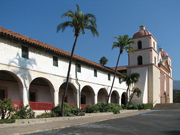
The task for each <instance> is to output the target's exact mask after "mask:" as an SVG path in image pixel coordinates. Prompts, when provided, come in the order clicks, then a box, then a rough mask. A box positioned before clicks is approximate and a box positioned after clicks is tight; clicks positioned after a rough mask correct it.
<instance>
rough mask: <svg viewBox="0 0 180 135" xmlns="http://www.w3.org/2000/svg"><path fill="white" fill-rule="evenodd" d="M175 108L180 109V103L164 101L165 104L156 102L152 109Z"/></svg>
mask: <svg viewBox="0 0 180 135" xmlns="http://www.w3.org/2000/svg"><path fill="white" fill-rule="evenodd" d="M171 109H172V110H173V109H180V103H164V104H156V105H155V106H154V107H153V108H152V110H171Z"/></svg>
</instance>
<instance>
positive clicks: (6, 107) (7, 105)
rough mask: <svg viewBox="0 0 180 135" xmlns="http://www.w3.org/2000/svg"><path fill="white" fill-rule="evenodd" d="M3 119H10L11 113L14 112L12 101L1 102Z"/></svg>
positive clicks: (0, 109) (0, 107)
mask: <svg viewBox="0 0 180 135" xmlns="http://www.w3.org/2000/svg"><path fill="white" fill-rule="evenodd" d="M0 111H1V119H9V117H10V115H11V112H13V111H14V108H13V104H12V101H11V99H6V98H5V99H4V100H3V101H2V100H0Z"/></svg>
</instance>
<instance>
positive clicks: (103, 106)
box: [85, 103, 122, 113]
mask: <svg viewBox="0 0 180 135" xmlns="http://www.w3.org/2000/svg"><path fill="white" fill-rule="evenodd" d="M121 109H122V107H121V106H120V105H119V104H114V103H109V104H107V103H97V104H95V105H87V106H86V108H85V112H86V113H97V112H115V111H116V110H118V111H119V110H121Z"/></svg>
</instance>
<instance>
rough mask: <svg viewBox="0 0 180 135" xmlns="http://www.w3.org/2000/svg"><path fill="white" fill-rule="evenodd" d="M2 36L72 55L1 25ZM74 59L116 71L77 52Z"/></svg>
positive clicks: (102, 68) (61, 54)
mask: <svg viewBox="0 0 180 135" xmlns="http://www.w3.org/2000/svg"><path fill="white" fill-rule="evenodd" d="M0 36H7V37H8V38H11V39H13V40H18V41H21V42H25V43H29V44H30V45H32V46H36V47H40V48H44V49H46V50H48V51H50V52H54V53H56V54H57V55H60V56H63V57H70V56H71V53H69V52H67V51H64V50H62V49H59V48H57V47H54V46H52V45H49V44H47V43H43V42H41V41H38V40H35V39H33V38H30V37H28V36H24V35H21V34H19V33H17V32H14V31H11V30H8V29H6V28H3V27H0ZM73 60H75V61H80V62H82V63H85V64H87V65H91V66H94V67H96V68H100V69H101V70H105V71H108V72H110V73H114V70H113V69H111V68H108V67H106V66H102V65H101V64H99V63H96V62H94V61H90V60H88V59H85V58H83V57H80V56H78V55H75V54H74V55H73ZM117 75H121V73H119V72H117Z"/></svg>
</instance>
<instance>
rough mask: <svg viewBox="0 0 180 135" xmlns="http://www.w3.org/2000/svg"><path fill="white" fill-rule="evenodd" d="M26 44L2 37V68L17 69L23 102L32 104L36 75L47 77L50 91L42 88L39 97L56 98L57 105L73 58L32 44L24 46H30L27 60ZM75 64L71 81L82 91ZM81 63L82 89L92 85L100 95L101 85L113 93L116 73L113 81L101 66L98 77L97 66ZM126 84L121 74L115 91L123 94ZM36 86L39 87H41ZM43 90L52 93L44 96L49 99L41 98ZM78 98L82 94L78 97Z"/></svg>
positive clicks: (12, 70)
mask: <svg viewBox="0 0 180 135" xmlns="http://www.w3.org/2000/svg"><path fill="white" fill-rule="evenodd" d="M22 45H24V44H20V43H17V42H13V41H10V40H7V39H2V38H0V46H1V52H0V53H1V56H2V57H0V70H7V71H10V72H13V73H14V74H15V75H17V76H18V77H19V79H20V83H22V86H20V85H19V84H18V86H19V89H21V90H22V95H23V102H24V103H25V104H28V96H29V95H28V93H29V87H30V84H31V82H32V81H33V80H34V79H36V78H43V79H46V80H47V81H48V84H49V87H50V88H49V89H50V90H44V91H43V90H40V88H38V98H40V99H38V101H39V102H53V101H54V102H55V104H58V103H59V101H60V100H61V96H60V97H59V88H60V86H61V85H62V84H63V83H64V82H65V81H66V75H67V69H68V63H69V60H68V59H66V58H63V57H61V56H57V55H54V54H51V53H49V52H47V51H43V50H41V49H38V48H34V47H29V46H28V45H24V46H27V47H28V49H29V59H25V58H22V57H21V46H22ZM2 50H3V51H2ZM53 56H56V57H58V67H56V66H53ZM75 64H76V63H75V62H72V66H71V74H70V82H71V83H72V84H73V85H74V87H75V89H76V91H77V94H78V84H77V83H76V77H75ZM79 64H81V73H78V82H79V84H80V89H81V90H82V88H83V87H84V86H91V87H92V89H93V91H94V93H95V94H96V95H97V93H98V91H99V90H100V89H101V88H104V89H106V91H107V92H108V93H109V91H110V86H111V84H112V80H113V74H111V80H110V81H109V80H108V73H109V72H106V71H103V70H101V69H97V77H94V67H91V66H88V65H85V64H82V63H79ZM126 87H127V86H126V84H125V83H121V84H120V83H119V77H118V76H117V77H116V79H115V83H114V87H113V90H116V91H118V94H119V96H121V95H122V93H123V92H125V91H126ZM32 89H37V87H36V88H32ZM39 92H40V93H41V92H42V93H43V94H46V95H48V96H47V97H46V96H45V95H43V96H45V98H46V99H43V96H41V97H39V96H40V95H41V94H39ZM88 96H89V95H88ZM93 96H94V95H93ZM77 98H78V95H77V96H76V98H75V99H77ZM88 98H89V97H88ZM88 98H87V102H90V100H94V101H93V102H95V101H97V99H93V98H92V96H91V97H90V99H88ZM70 101H71V100H70ZM71 102H72V101H71ZM77 104H78V101H77Z"/></svg>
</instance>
